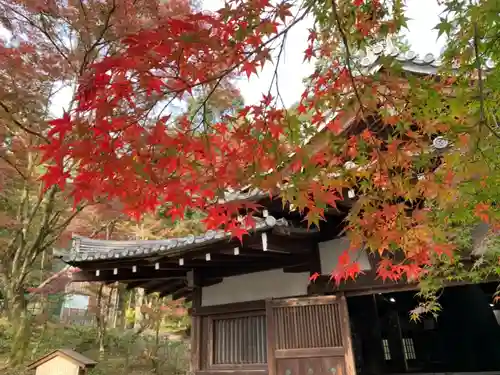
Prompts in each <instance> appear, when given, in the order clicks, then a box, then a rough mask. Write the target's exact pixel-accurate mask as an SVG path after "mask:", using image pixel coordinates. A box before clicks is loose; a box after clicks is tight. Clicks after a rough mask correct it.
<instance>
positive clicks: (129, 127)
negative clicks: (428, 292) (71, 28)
mask: <svg viewBox="0 0 500 375" xmlns="http://www.w3.org/2000/svg"><path fill="white" fill-rule="evenodd" d="M404 3H405V2H404V1H399V0H398V1H396V0H394V1H384V2H381V1H379V0H354V1H350V0H342V1H341V0H325V1H304V2H302V3H301V4H300V5H299V6H297V7H296V8H292V2H290V1H287V0H284V1H277V2H270V1H268V0H252V1H242V0H230V1H227V2H226V4H225V6H224V7H223V8H222V9H221V10H219V11H218V12H213V13H209V12H201V11H200V12H195V13H189V14H182V15H179V14H175V15H171V16H165V17H163V18H162V22H161V24H160V25H158V26H156V27H152V28H149V29H146V30H137V31H135V32H131V33H130V34H129V35H128V36H127V37H125V38H122V39H120V40H119V42H117V47H116V53H114V54H113V55H109V56H106V57H103V58H102V59H100V60H99V61H97V62H95V63H93V64H89V65H88V66H86V69H84V76H83V77H82V79H81V80H80V81H79V83H78V87H77V90H76V96H75V106H74V108H72V110H71V111H69V112H68V113H66V114H65V115H64V117H62V118H61V119H58V120H56V121H53V122H52V123H51V130H50V132H49V133H48V138H50V143H47V144H43V145H41V147H40V148H41V150H42V152H43V154H44V160H47V161H50V162H51V163H52V164H51V166H50V168H49V169H48V171H47V173H46V174H45V175H44V182H45V184H46V188H50V187H53V186H59V187H61V188H64V190H65V191H66V192H67V193H68V194H69V195H70V196H71V197H72V199H73V200H74V202H75V204H77V205H78V204H80V203H81V202H95V201H99V199H102V198H103V197H106V198H111V199H118V200H120V202H122V203H123V204H124V211H125V212H127V213H129V214H130V215H132V216H135V217H137V218H139V217H140V216H141V215H142V214H144V213H146V212H151V211H155V210H156V209H157V208H158V207H160V206H163V205H165V204H167V205H168V206H169V211H168V212H167V214H168V215H170V216H172V217H173V218H174V219H175V218H177V217H182V216H183V215H184V212H186V210H188V209H193V210H194V209H202V210H204V211H206V212H207V217H206V218H205V219H204V223H205V225H206V227H207V228H209V229H210V228H216V227H221V226H224V227H225V228H226V229H227V230H229V231H231V232H232V233H233V235H236V236H238V237H241V235H242V234H243V233H245V231H246V230H245V228H243V227H242V224H241V223H240V222H239V221H238V220H237V218H236V214H237V212H238V210H239V209H240V208H241V207H242V205H244V204H246V205H247V206H246V207H245V208H248V209H249V210H248V211H249V212H248V215H247V217H246V221H244V223H245V224H248V223H251V222H252V220H251V216H252V214H253V213H254V212H255V210H256V207H254V206H251V205H250V204H248V203H244V202H243V203H242V202H227V203H224V204H214V203H216V202H217V198H218V197H220V196H221V195H222V194H223V192H225V191H226V190H227V189H229V188H231V189H234V190H238V189H240V188H242V187H244V186H248V185H250V186H253V187H256V188H259V189H261V190H263V191H267V192H269V193H270V194H279V195H280V196H281V197H282V198H283V199H284V200H287V201H289V202H290V203H291V204H293V206H294V207H297V209H299V210H302V211H303V212H304V214H305V215H306V218H307V221H308V223H309V224H310V225H318V222H319V221H320V220H321V219H322V218H323V216H324V208H325V207H326V206H333V207H335V206H336V202H338V201H339V200H341V199H344V198H345V195H346V192H347V191H352V192H354V194H355V195H356V203H355V205H354V207H353V209H352V210H351V211H350V213H349V215H348V218H347V225H346V229H347V232H346V233H347V235H348V236H349V238H350V239H351V243H352V247H353V248H355V247H359V246H361V245H362V246H364V247H365V248H366V249H367V250H369V251H371V252H374V253H378V254H379V255H380V256H381V258H382V260H381V262H380V264H379V267H378V274H379V276H380V277H382V278H384V279H387V278H389V279H393V280H396V279H400V278H403V277H404V278H407V279H410V280H418V279H424V278H425V277H426V276H428V275H430V274H431V273H432V272H431V271H432V270H433V269H434V268H439V267H440V265H442V264H447V265H450V264H455V265H456V264H459V261H458V260H457V256H459V254H460V252H459V251H458V250H459V249H460V246H461V245H463V243H457V241H455V240H457V233H460V232H461V231H462V229H463V228H464V227H468V226H471V225H473V224H475V223H477V222H479V221H480V220H482V221H485V222H488V223H489V225H490V230H491V231H492V233H493V234H494V235H495V236H496V233H497V231H498V220H499V211H498V206H497V204H496V200H497V199H498V190H497V189H496V186H498V184H497V182H498V176H499V175H498V157H497V156H496V155H497V153H498V138H499V137H500V135H499V133H500V132H499V129H498V125H497V111H496V103H497V102H498V99H499V85H498V82H499V76H498V75H499V74H500V72H499V70H498V69H496V70H495V69H493V70H489V71H488V73H487V74H486V69H485V66H487V65H488V64H491V63H498V61H499V56H498V54H499V52H498V51H499V48H498V38H497V37H496V35H498V31H499V30H498V22H497V21H496V17H497V9H496V6H495V4H496V2H495V0H486V1H483V2H477V3H474V2H471V3H469V2H465V1H461V0H443V1H441V3H442V5H443V6H444V8H445V11H444V13H443V15H442V18H441V22H440V23H439V25H437V29H438V30H439V32H440V33H444V34H446V36H447V38H448V40H447V49H446V52H445V54H444V56H443V63H442V66H441V68H440V71H439V75H440V77H441V78H440V79H439V80H438V79H435V77H432V76H425V75H424V76H423V75H413V76H411V75H409V76H408V75H406V76H404V77H403V75H402V74H401V69H400V66H399V65H398V63H397V61H394V59H391V58H389V57H386V58H383V59H382V62H383V64H384V69H383V70H382V71H379V72H378V73H376V74H366V72H364V71H363V70H362V69H360V66H359V60H360V58H359V54H358V52H360V51H361V52H362V51H364V50H366V49H367V48H368V47H371V46H373V45H375V44H376V43H379V42H382V41H384V40H387V39H388V38H391V37H392V36H397V35H398V33H399V32H400V31H401V29H402V28H403V27H405V25H406V19H405V17H404V6H405V4H404ZM294 9H295V10H294ZM292 10H293V12H292ZM311 14H312V15H313V16H314V18H315V23H314V26H313V28H312V29H311V30H310V33H309V37H308V47H307V49H306V51H305V52H304V59H305V60H307V61H310V60H312V59H316V58H317V59H319V60H320V61H321V62H322V63H321V64H319V65H318V66H317V69H316V71H315V72H314V73H313V74H312V76H311V77H309V80H308V85H307V87H306V89H305V91H304V93H303V94H302V96H301V98H300V100H299V103H298V105H297V108H296V113H293V112H288V111H287V110H286V109H284V108H281V107H280V106H279V105H278V98H277V97H273V96H271V95H270V93H269V92H263V96H262V100H261V102H260V103H258V104H255V105H247V106H244V107H243V108H241V109H240V110H238V111H237V112H236V113H235V114H232V115H231V114H229V115H227V116H222V118H220V119H216V120H214V121H213V122H209V121H206V119H205V116H204V115H202V116H201V122H202V124H203V125H202V126H201V129H202V131H196V130H199V129H200V124H199V122H200V121H199V120H200V117H196V114H197V113H198V112H199V111H203V103H204V101H203V100H202V101H201V105H200V107H199V108H200V109H199V111H195V113H194V115H193V114H191V115H190V116H189V115H181V116H175V111H174V110H172V106H169V105H167V106H166V107H164V110H163V111H160V112H161V114H160V115H155V116H152V115H151V110H150V106H148V105H147V104H145V103H148V100H147V99H154V101H156V102H161V103H167V104H168V103H173V101H175V100H179V99H183V98H186V97H188V96H189V95H191V94H193V93H197V92H201V93H202V95H205V96H206V98H207V100H208V99H209V97H210V95H211V94H212V92H213V90H215V89H216V88H217V87H219V85H220V84H221V82H223V80H224V79H229V80H230V79H231V78H233V77H235V76H237V75H242V76H247V77H251V76H253V75H255V74H257V73H258V72H259V70H260V69H261V68H262V67H263V66H264V65H265V64H268V63H269V61H272V60H273V56H272V49H273V48H276V46H277V45H279V43H280V41H282V40H283V38H285V37H286V35H287V33H288V32H289V30H291V29H292V28H293V27H294V26H295V25H296V24H297V23H298V22H300V21H301V20H302V19H304V18H305V17H306V16H307V15H311ZM306 113H307V115H308V117H309V119H308V120H307V126H305V127H304V126H303V122H304V121H303V120H302V121H301V119H300V118H299V115H304V114H306ZM173 114H174V116H172V115H173ZM349 124H350V125H349ZM354 125H355V126H354ZM304 128H307V129H309V131H311V128H312V135H313V136H314V137H313V138H314V139H313V141H312V142H309V143H307V144H304V142H303V140H304V137H303V136H302V135H301V134H302V133H301V132H303V130H304ZM437 136H439V137H442V138H441V139H445V141H446V142H448V144H449V145H450V147H448V148H447V149H446V152H444V153H437V152H436V151H435V149H434V148H433V146H432V145H433V140H434V139H435V138H436V137H437ZM67 163H71V165H72V169H71V171H69V170H68V167H67ZM347 166H349V167H347ZM351 167H352V168H351ZM70 176H71V186H66V183H67V180H68V178H69V177H70ZM278 186H279V189H277V187H278ZM478 192H480V194H477V193H478ZM446 215H447V216H446ZM458 242H460V241H458ZM350 255H351V254H350V249H346V252H345V253H344V254H343V255H342V258H341V262H339V264H340V267H339V268H338V269H336V270H333V273H332V277H333V278H334V279H335V280H336V281H337V282H340V281H341V280H343V279H346V278H348V277H355V276H356V275H357V274H358V273H359V267H358V265H357V264H356V263H355V262H354V261H353V259H351V256H350ZM493 258H494V259H495V261H496V262H498V256H496V258H495V257H493Z"/></svg>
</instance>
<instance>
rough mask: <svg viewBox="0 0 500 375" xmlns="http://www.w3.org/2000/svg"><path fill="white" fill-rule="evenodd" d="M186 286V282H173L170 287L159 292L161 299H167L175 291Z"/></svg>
mask: <svg viewBox="0 0 500 375" xmlns="http://www.w3.org/2000/svg"><path fill="white" fill-rule="evenodd" d="M185 285H186V283H185V282H184V281H177V282H172V283H170V284H169V285H168V286H166V287H164V288H162V289H161V290H159V292H160V297H166V296H168V295H170V294H172V293H174V292H175V291H177V290H179V289H182V288H183V287H184V286H185Z"/></svg>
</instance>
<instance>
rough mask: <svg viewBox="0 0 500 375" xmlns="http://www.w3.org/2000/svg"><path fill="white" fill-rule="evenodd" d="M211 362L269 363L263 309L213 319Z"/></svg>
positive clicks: (232, 363) (216, 363)
mask: <svg viewBox="0 0 500 375" xmlns="http://www.w3.org/2000/svg"><path fill="white" fill-rule="evenodd" d="M212 335H213V336H212V340H213V341H212V344H213V349H212V355H211V357H212V361H211V362H212V365H215V366H217V365H255V364H265V363H267V337H266V336H267V324H266V317H265V314H264V312H261V313H247V314H238V315H231V316H221V317H220V318H213V319H212Z"/></svg>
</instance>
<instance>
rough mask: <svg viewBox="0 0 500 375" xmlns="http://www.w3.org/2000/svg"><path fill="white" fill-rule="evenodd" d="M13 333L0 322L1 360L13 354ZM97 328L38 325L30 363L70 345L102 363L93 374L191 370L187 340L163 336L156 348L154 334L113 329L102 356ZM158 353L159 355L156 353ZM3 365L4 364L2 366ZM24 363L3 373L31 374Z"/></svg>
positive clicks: (137, 374) (176, 373)
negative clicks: (11, 349) (97, 344)
mask: <svg viewBox="0 0 500 375" xmlns="http://www.w3.org/2000/svg"><path fill="white" fill-rule="evenodd" d="M12 336H13V332H12V330H11V328H10V326H9V324H8V323H7V322H6V321H0V360H1V358H6V357H7V356H8V354H9V348H10V344H11V340H12ZM96 337H97V333H96V329H95V328H91V327H81V326H62V325H56V324H50V323H49V324H47V325H46V326H45V327H37V328H36V329H35V330H34V331H33V335H32V339H31V340H30V347H29V355H28V358H27V359H26V364H28V363H29V362H31V361H32V360H35V359H37V358H39V357H41V356H43V355H44V354H46V353H49V352H50V351H52V350H55V349H60V348H69V349H73V350H76V351H77V352H79V353H82V354H84V355H86V356H88V357H89V358H93V359H95V360H97V361H98V362H99V364H98V365H97V366H96V368H95V369H94V370H92V371H91V372H90V373H89V375H143V374H144V375H145V374H154V373H155V369H156V371H157V373H160V374H162V375H181V374H185V373H186V371H187V369H188V356H189V353H188V345H187V343H186V342H185V341H181V340H179V341H176V340H168V339H162V340H161V341H160V343H159V344H158V346H157V347H156V345H157V344H156V340H155V338H154V336H150V335H149V334H147V333H143V334H141V335H135V334H134V331H133V330H130V331H128V330H127V331H125V332H124V331H123V330H109V331H108V333H107V335H106V340H105V346H106V352H105V355H104V358H102V359H99V353H98V351H97V350H96V349H95V348H96V344H95V340H96ZM155 352H156V353H157V354H156V357H154V356H153V355H152V353H155ZM0 368H1V365H0ZM24 368H25V366H21V367H20V368H19V369H17V370H11V369H4V370H2V374H3V375H25V374H26V375H27V374H28V373H27V372H26V371H24V370H23V369H24Z"/></svg>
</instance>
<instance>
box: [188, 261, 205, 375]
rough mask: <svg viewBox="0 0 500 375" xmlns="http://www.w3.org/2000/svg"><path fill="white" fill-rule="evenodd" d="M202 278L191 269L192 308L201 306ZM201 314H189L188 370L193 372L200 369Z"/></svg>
mask: <svg viewBox="0 0 500 375" xmlns="http://www.w3.org/2000/svg"><path fill="white" fill-rule="evenodd" d="M201 285H202V280H201V277H200V273H199V272H198V271H197V270H194V269H193V301H192V308H193V310H195V311H196V309H198V308H200V307H201V298H202V287H201ZM201 319H203V318H202V317H201V316H199V315H196V314H192V315H191V358H190V359H191V360H190V372H191V373H192V374H195V373H196V372H197V371H199V370H200V345H201V340H202V337H201V328H202V327H201Z"/></svg>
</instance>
